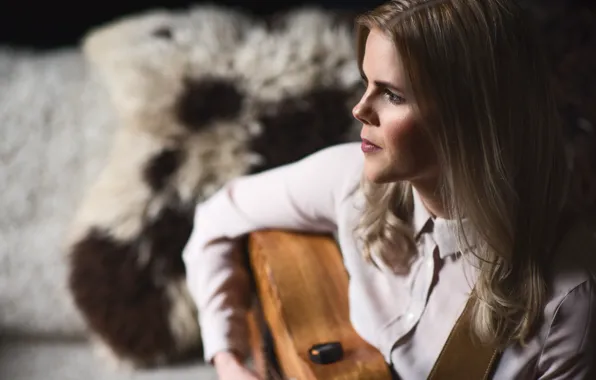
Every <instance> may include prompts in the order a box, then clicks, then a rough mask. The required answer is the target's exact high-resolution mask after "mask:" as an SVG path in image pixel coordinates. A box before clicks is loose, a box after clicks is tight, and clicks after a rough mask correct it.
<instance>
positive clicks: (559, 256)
mask: <svg viewBox="0 0 596 380" xmlns="http://www.w3.org/2000/svg"><path fill="white" fill-rule="evenodd" d="M549 272H550V274H551V275H550V276H549V278H550V281H549V282H550V285H551V289H553V291H554V295H557V294H558V295H563V294H567V293H569V292H571V291H572V290H573V289H574V288H576V287H577V286H579V285H581V284H584V283H586V282H591V283H594V281H595V280H596V225H594V224H591V223H587V222H585V221H578V222H576V223H573V224H572V225H571V227H569V229H568V231H567V233H566V234H565V235H564V236H563V238H562V239H561V242H560V244H559V246H558V248H557V249H556V250H555V254H554V256H553V259H552V261H551V265H550V271H549ZM591 288H592V289H596V288H595V287H593V286H592V287H591Z"/></svg>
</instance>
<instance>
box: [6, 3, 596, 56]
mask: <svg viewBox="0 0 596 380" xmlns="http://www.w3.org/2000/svg"><path fill="white" fill-rule="evenodd" d="M470 1H473V0H470ZM518 1H520V2H526V3H530V4H533V5H540V6H545V7H547V6H551V5H553V4H554V5H557V4H558V5H566V6H569V5H570V4H573V5H577V4H582V5H587V4H591V5H593V4H595V3H596V0H518ZM384 2H385V1H384V0H318V1H317V0H311V1H297V0H287V1H284V0H262V1H249V0H245V1H242V0H213V1H199V0H197V1H194V2H193V1H188V0H186V1H183V0H169V1H168V0H162V1H157V0H145V1H139V0H114V1H109V0H104V1H84V0H83V1H80V0H79V1H76V0H75V1H64V0H62V1H44V2H42V1H39V0H35V1H34V0H0V45H7V44H8V45H15V46H23V47H33V48H38V49H47V48H53V47H60V46H72V45H75V44H77V43H78V42H79V40H80V38H81V37H82V35H83V34H84V33H85V32H86V31H87V30H88V29H89V28H91V27H93V26H95V25H98V24H102V23H105V22H109V21H111V20H113V19H114V18H116V17H120V16H124V15H127V14H133V13H136V12H139V11H144V10H147V9H150V8H157V7H161V8H170V9H177V8H185V7H188V6H189V5H191V4H201V3H203V4H204V3H212V4H217V5H226V6H232V7H239V8H241V9H244V10H245V11H248V12H250V13H253V14H255V15H270V14H273V13H275V12H278V11H282V10H284V9H287V8H290V7H295V6H300V5H320V6H323V7H325V8H333V9H339V10H349V11H356V12H360V11H363V10H367V9H371V8H374V7H375V6H377V5H379V4H382V3H384Z"/></svg>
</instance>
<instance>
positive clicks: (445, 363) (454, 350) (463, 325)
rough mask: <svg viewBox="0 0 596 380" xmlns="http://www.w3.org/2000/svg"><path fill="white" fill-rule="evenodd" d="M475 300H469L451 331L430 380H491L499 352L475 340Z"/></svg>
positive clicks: (471, 298) (471, 296)
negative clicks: (472, 327)
mask: <svg viewBox="0 0 596 380" xmlns="http://www.w3.org/2000/svg"><path fill="white" fill-rule="evenodd" d="M474 300H475V296H474V293H473V292H472V295H470V297H469V298H468V301H467V302H466V306H465V308H464V311H463V312H462V313H461V315H460V316H459V318H458V319H457V322H455V326H454V327H453V329H452V330H451V333H450V334H449V337H448V338H447V342H446V343H445V345H444V346H443V349H442V350H441V353H440V354H439V357H438V358H437V361H436V362H435V365H434V367H433V369H432V370H431V372H430V375H429V376H428V380H451V379H466V380H487V379H489V378H490V376H491V372H492V367H493V366H494V364H495V363H496V362H497V360H498V357H499V352H498V350H496V349H495V348H494V347H492V346H487V345H482V344H480V343H479V342H477V340H474V339H473V337H472V333H471V329H470V316H471V312H472V307H473V305H474Z"/></svg>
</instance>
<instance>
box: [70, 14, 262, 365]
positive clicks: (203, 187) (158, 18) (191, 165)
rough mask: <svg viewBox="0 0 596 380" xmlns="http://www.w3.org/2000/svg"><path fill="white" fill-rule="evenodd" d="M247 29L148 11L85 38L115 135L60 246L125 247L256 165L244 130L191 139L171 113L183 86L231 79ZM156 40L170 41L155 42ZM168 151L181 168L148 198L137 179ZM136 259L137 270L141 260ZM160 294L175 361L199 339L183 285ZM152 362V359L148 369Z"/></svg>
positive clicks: (236, 17) (236, 18)
mask: <svg viewBox="0 0 596 380" xmlns="http://www.w3.org/2000/svg"><path fill="white" fill-rule="evenodd" d="M249 25H250V20H249V19H248V18H247V17H246V16H242V15H240V14H238V13H234V12H230V11H228V10H221V9H218V8H214V7H211V6H207V7H201V8H193V9H192V10H190V11H189V12H184V13H181V12H180V13H176V12H171V13H169V12H162V11H152V12H148V13H144V14H141V15H139V16H135V17H127V18H124V19H122V20H117V21H115V22H113V23H109V24H108V25H105V26H102V27H99V28H97V29H95V30H92V31H90V33H89V34H88V36H87V37H86V38H85V40H84V45H83V50H84V53H85V56H86V58H87V59H88V62H89V64H90V66H91V67H92V68H93V70H94V71H95V72H97V73H98V75H99V77H101V78H102V81H103V82H104V84H105V86H106V89H107V91H108V93H109V94H110V98H111V100H112V102H113V105H114V108H115V109H116V110H117V113H118V116H119V119H120V122H121V128H120V130H118V131H117V135H116V140H115V144H114V146H113V148H112V150H111V152H110V155H109V160H108V162H107V165H106V166H105V167H104V168H103V170H102V172H101V174H100V175H99V176H98V179H97V181H96V182H95V183H94V184H93V185H92V186H91V187H90V189H89V190H88V192H87V194H86V196H85V199H84V201H83V202H82V204H81V206H80V208H79V210H78V213H77V215H76V217H75V219H74V221H73V224H72V228H71V231H70V236H69V238H68V241H69V244H72V243H74V242H76V241H78V240H80V239H81V238H84V236H85V235H86V234H87V233H88V232H89V231H90V229H92V228H96V227H99V228H100V229H101V230H103V231H107V232H109V233H110V234H111V235H112V236H114V237H116V238H117V239H121V240H124V241H130V240H132V239H134V238H136V237H138V236H139V235H140V233H141V230H142V228H143V224H144V223H145V222H146V221H147V219H148V217H149V218H150V217H151V216H155V215H156V214H157V213H159V211H160V210H161V209H162V208H163V206H164V205H165V204H166V203H167V202H168V201H171V199H172V196H173V195H174V194H175V195H176V196H177V197H178V198H179V199H180V200H181V201H182V203H183V204H186V205H187V207H192V205H194V203H195V202H197V201H198V200H200V199H203V198H205V197H207V196H208V195H210V194H212V193H213V192H215V191H216V190H217V189H219V188H220V187H221V186H222V185H223V184H224V183H225V182H227V181H229V180H230V179H232V178H235V177H238V176H239V175H242V174H245V173H246V172H247V171H248V169H249V166H250V164H251V163H253V162H254V161H255V157H254V155H253V154H252V153H250V152H249V150H248V143H247V142H248V139H249V137H250V135H249V132H248V130H247V128H246V127H245V126H243V125H242V124H238V123H227V122H216V123H214V124H212V125H211V126H210V127H209V128H204V129H203V130H201V131H200V132H192V131H191V130H189V129H188V128H187V127H185V126H184V125H182V124H181V123H180V121H179V120H178V118H177V115H176V112H175V108H174V107H175V106H176V101H177V100H178V99H179V98H180V97H181V95H182V94H183V92H184V82H185V80H187V79H189V78H196V77H200V76H204V75H207V74H208V75H221V76H225V77H227V78H233V75H232V74H231V73H230V66H231V65H230V60H231V54H232V53H233V51H234V49H235V48H236V47H237V46H238V44H239V43H240V42H241V37H242V35H243V34H244V30H245V29H248V27H249ZM158 31H162V32H164V33H166V32H167V33H169V34H171V36H172V38H171V39H169V38H163V37H159V36H156V35H155V33H156V32H158ZM170 148H171V149H176V150H179V151H181V152H183V154H184V162H183V164H182V166H181V167H179V168H178V170H177V171H176V174H175V176H174V177H173V178H172V180H170V181H169V183H168V188H167V189H166V190H165V191H163V192H161V193H159V194H155V193H154V192H153V191H152V190H151V189H150V187H149V185H148V184H147V182H146V181H145V180H144V178H143V169H144V168H145V166H146V165H147V163H148V162H149V161H150V160H151V159H152V158H153V157H155V156H156V155H158V154H159V153H160V152H162V151H163V150H164V149H170ZM140 254H141V255H140V257H139V258H138V259H139V263H140V264H141V265H142V264H143V263H144V262H146V261H147V260H148V257H144V256H143V255H142V254H143V251H141V252H140ZM131 275H132V274H131ZM167 289H168V293H167V296H168V297H169V298H170V301H171V304H172V307H171V309H170V310H164V311H163V312H165V313H168V316H169V321H170V328H171V331H172V333H173V335H174V339H175V342H176V346H177V349H178V350H179V351H180V352H184V351H185V350H186V349H188V348H189V347H191V346H192V345H193V344H196V342H197V341H199V339H200V332H199V326H198V323H197V321H196V309H195V306H194V303H193V302H192V300H191V298H190V295H189V294H188V290H187V288H186V283H185V282H184V281H183V279H180V280H176V281H174V282H172V283H169V284H168V288H167ZM114 291H117V290H116V289H114ZM114 317H115V318H117V316H114ZM94 342H95V345H96V347H99V348H100V351H103V352H104V353H107V354H108V355H107V356H111V357H113V358H116V357H117V355H115V354H114V353H113V352H111V349H110V348H109V347H108V346H105V345H103V343H102V338H101V337H100V336H95V339H94ZM118 359H119V360H120V361H121V362H120V363H119V366H124V367H127V366H130V367H136V366H139V365H143V364H144V363H143V362H137V361H136V360H135V359H134V358H118ZM161 360H162V359H160V358H159V357H157V358H153V359H152V361H153V362H154V363H153V364H159V363H160V361H161ZM163 360H165V358H163Z"/></svg>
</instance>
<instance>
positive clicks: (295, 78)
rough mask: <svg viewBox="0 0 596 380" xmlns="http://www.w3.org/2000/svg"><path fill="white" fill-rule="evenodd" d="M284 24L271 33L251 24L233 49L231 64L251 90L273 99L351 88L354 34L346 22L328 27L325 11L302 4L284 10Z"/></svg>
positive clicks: (355, 78)
mask: <svg viewBox="0 0 596 380" xmlns="http://www.w3.org/2000/svg"><path fill="white" fill-rule="evenodd" d="M284 24H285V27H284V28H282V29H280V30H279V31H274V32H273V33H271V32H269V31H267V30H266V29H265V28H264V27H255V28H253V29H251V31H250V33H249V34H248V36H247V38H246V42H245V43H244V44H243V45H242V46H241V47H240V49H238V51H237V52H236V54H235V55H234V64H233V68H234V70H235V71H236V72H238V73H239V75H240V76H241V78H242V79H243V81H244V82H245V83H246V84H245V85H246V86H247V88H248V90H249V91H250V92H251V93H256V94H258V95H259V97H260V98H261V99H264V100H272V101H275V100H277V99H280V98H282V97H284V96H287V95H295V94H300V93H301V92H304V91H305V90H309V89H313V88H316V87H321V86H327V85H339V86H343V87H345V88H350V87H351V86H353V85H354V84H355V83H359V82H360V74H359V72H358V67H357V65H356V61H355V60H354V48H353V42H354V41H353V37H352V35H351V34H350V32H349V30H348V29H347V28H345V27H342V28H335V27H332V24H331V17H330V14H328V13H326V12H323V11H321V10H319V9H316V8H308V7H305V8H302V9H299V10H296V11H294V12H291V13H289V14H288V15H286V17H285V18H284ZM330 74H331V75H330Z"/></svg>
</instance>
